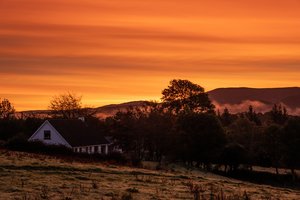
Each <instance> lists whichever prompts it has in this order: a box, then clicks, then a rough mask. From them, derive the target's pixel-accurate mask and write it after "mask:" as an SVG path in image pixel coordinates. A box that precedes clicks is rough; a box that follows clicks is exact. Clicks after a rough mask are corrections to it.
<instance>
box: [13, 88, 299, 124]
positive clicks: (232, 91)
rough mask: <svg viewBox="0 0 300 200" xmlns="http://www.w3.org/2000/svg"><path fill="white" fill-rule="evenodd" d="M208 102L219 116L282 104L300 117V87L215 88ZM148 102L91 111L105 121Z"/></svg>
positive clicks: (41, 114) (45, 113) (30, 113)
mask: <svg viewBox="0 0 300 200" xmlns="http://www.w3.org/2000/svg"><path fill="white" fill-rule="evenodd" d="M208 94H209V97H210V99H211V100H212V101H213V103H214V104H215V106H216V109H219V110H220V112H222V111H223V109H224V108H225V107H226V108H228V109H229V110H230V112H232V113H238V112H244V111H247V110H248V107H249V106H250V105H252V106H253V107H254V110H255V111H256V112H262V113H265V112H268V111H270V110H271V109H272V107H273V105H274V104H282V105H283V106H285V107H286V108H287V110H288V113H289V114H292V115H300V87H287V88H259V89H258V88H245V87H241V88H218V89H214V90H211V91H209V92H208ZM146 103H147V101H132V102H126V103H121V104H110V105H106V106H101V107H97V108H90V109H92V110H93V113H95V114H94V115H95V116H96V117H99V118H106V117H109V116H112V115H114V114H115V113H117V112H118V111H125V110H127V109H128V108H131V107H139V106H142V105H144V104H146ZM21 114H22V115H25V116H38V117H47V116H49V114H50V111H49V110H36V111H25V112H18V113H17V116H21Z"/></svg>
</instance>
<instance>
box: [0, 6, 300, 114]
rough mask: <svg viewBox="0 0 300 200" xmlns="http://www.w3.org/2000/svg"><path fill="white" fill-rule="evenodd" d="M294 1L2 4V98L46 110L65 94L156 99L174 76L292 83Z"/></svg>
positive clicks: (299, 62) (296, 45)
mask: <svg viewBox="0 0 300 200" xmlns="http://www.w3.org/2000/svg"><path fill="white" fill-rule="evenodd" d="M299 7H300V1H297V0H278V1H276V3H274V1H271V0H265V1H258V0H251V1H250V0H242V1H234V0H228V1H221V2H220V1H209V2H207V1H202V0H190V1H188V2H187V1H182V0H172V1H171V0H144V1H138V0H127V1H124V0H122V1H121V0H112V1H104V0H98V1H92V0H85V1H82V0H72V1H71V0H51V1H50V0H43V1H38V0H3V1H1V2H0V44H1V45H0V79H1V85H0V91H1V92H0V98H8V99H9V100H10V101H11V102H12V103H13V104H14V106H15V108H16V109H17V110H18V111H21V110H32V109H33V110H37V109H47V106H48V103H49V100H50V98H51V97H52V96H54V95H57V94H60V93H64V92H66V91H71V92H74V93H77V94H79V95H82V96H83V104H84V105H90V106H95V107H98V106H101V105H106V104H110V103H121V102H126V101H134V100H159V99H160V97H161V91H162V90H163V89H164V88H165V87H167V85H168V83H169V81H170V80H171V79H177V78H180V79H188V80H190V81H192V82H194V83H197V84H199V85H201V86H203V87H204V88H205V89H206V90H207V91H208V90H212V89H214V88H219V87H254V88H270V87H294V86H299V77H300V59H299V55H300V12H299Z"/></svg>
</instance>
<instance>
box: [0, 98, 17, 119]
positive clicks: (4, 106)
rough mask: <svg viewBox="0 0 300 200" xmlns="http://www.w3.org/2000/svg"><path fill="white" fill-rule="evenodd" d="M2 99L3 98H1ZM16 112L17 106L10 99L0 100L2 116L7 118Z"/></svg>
mask: <svg viewBox="0 0 300 200" xmlns="http://www.w3.org/2000/svg"><path fill="white" fill-rule="evenodd" d="M0 100H1V99H0ZM14 113H15V108H14V107H13V105H12V104H11V103H10V101H9V100H8V99H3V100H1V101H0V118H1V119H7V118H9V117H10V116H11V115H12V114H14Z"/></svg>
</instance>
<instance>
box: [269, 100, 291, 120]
mask: <svg viewBox="0 0 300 200" xmlns="http://www.w3.org/2000/svg"><path fill="white" fill-rule="evenodd" d="M271 117H272V121H273V122H274V123H275V124H279V125H283V124H284V123H285V122H286V121H287V119H288V114H287V110H286V108H285V107H283V106H281V104H279V105H277V104H274V106H273V108H272V111H271Z"/></svg>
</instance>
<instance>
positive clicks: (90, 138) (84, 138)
mask: <svg viewBox="0 0 300 200" xmlns="http://www.w3.org/2000/svg"><path fill="white" fill-rule="evenodd" d="M48 121H49V122H50V124H51V125H52V126H53V127H54V128H55V129H56V130H57V131H58V132H59V133H60V134H61V135H62V136H63V137H64V139H65V140H66V141H67V142H68V143H69V144H70V145H71V146H72V147H76V146H88V145H98V144H109V143H110V142H109V141H108V140H107V139H106V138H105V137H104V136H103V135H102V134H100V133H99V132H97V130H94V129H92V128H90V127H89V126H88V125H87V124H86V123H85V122H83V121H81V120H66V119H51V120H48Z"/></svg>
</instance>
